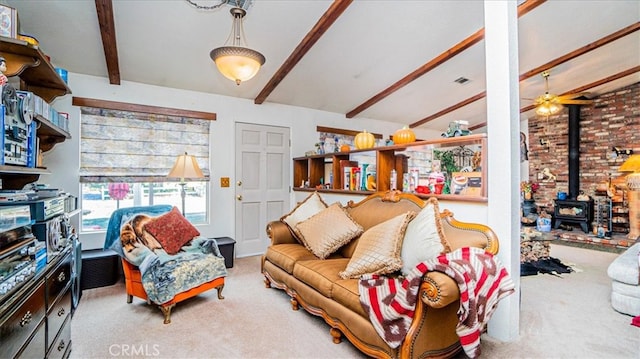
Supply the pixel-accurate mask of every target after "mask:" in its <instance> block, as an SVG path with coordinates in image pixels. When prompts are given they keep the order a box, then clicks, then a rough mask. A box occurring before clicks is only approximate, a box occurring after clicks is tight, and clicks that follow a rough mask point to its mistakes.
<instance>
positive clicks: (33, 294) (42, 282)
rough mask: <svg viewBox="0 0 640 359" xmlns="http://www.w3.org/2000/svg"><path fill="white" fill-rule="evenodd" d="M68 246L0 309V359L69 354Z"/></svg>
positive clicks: (69, 249) (62, 356) (57, 356)
mask: <svg viewBox="0 0 640 359" xmlns="http://www.w3.org/2000/svg"><path fill="white" fill-rule="evenodd" d="M74 255H75V254H74V253H73V251H72V250H71V247H68V248H67V249H65V250H64V251H63V253H62V254H61V255H60V256H58V257H57V258H56V259H54V260H52V261H51V262H50V263H48V264H47V266H46V268H45V269H44V270H42V271H41V272H39V273H38V274H36V275H35V276H34V277H33V278H32V279H31V280H29V281H28V282H25V284H23V286H22V288H21V289H20V290H19V291H18V292H17V293H16V295H15V297H14V298H12V301H10V302H9V303H6V304H5V305H3V307H2V308H1V310H0V333H1V334H2V335H0V358H14V357H24V358H45V357H48V358H65V357H68V356H69V354H70V352H71V331H70V329H71V326H70V322H71V315H70V314H71V281H70V280H71V263H72V262H73V256H74Z"/></svg>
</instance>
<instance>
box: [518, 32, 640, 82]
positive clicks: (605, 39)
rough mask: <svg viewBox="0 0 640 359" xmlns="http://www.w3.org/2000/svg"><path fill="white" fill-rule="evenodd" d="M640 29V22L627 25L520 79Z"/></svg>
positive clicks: (537, 73) (521, 76) (537, 68)
mask: <svg viewBox="0 0 640 359" xmlns="http://www.w3.org/2000/svg"><path fill="white" fill-rule="evenodd" d="M638 30H640V22H636V23H635V24H631V25H629V26H627V27H624V28H622V29H620V30H618V31H616V32H614V33H613V34H610V35H608V36H605V37H603V38H601V39H599V40H597V41H594V42H592V43H590V44H587V45H585V46H583V47H581V48H578V49H576V50H574V51H571V52H569V53H568V54H566V55H563V56H560V57H558V58H557V59H553V60H551V61H549V62H547V63H546V64H544V65H541V66H538V67H536V68H535V69H532V70H529V71H527V72H525V73H523V74H521V75H520V81H522V80H526V79H528V78H530V77H532V76H535V75H540V74H541V73H542V72H543V71H546V70H549V69H551V68H553V67H556V66H558V65H560V64H562V63H565V62H567V61H569V60H573V59H575V58H576V57H578V56H581V55H584V54H586V53H587V52H589V51H592V50H595V49H597V48H599V47H602V46H604V45H606V44H608V43H610V42H613V41H616V40H618V39H620V38H623V37H625V36H627V35H629V34H632V33H634V32H636V31H638Z"/></svg>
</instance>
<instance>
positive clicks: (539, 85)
mask: <svg viewBox="0 0 640 359" xmlns="http://www.w3.org/2000/svg"><path fill="white" fill-rule="evenodd" d="M5 2H6V3H7V4H8V5H10V6H13V7H15V8H17V9H18V14H19V17H20V25H21V31H22V32H25V33H28V34H30V35H33V36H35V37H36V38H37V39H38V40H39V41H40V46H41V48H42V50H43V51H44V52H45V53H46V54H48V55H49V56H50V57H51V61H52V62H53V63H54V65H56V66H58V67H62V68H65V69H67V70H68V71H70V72H74V73H81V74H88V75H95V76H101V77H106V78H109V79H110V82H111V83H113V84H114V85H117V84H118V83H119V82H120V81H132V82H139V83H146V84H151V85H157V86H164V87H170V88H177V89H186V90H193V91H201V92H206V93H213V94H220V95H226V96H234V97H240V98H246V99H250V100H252V101H253V102H254V103H255V104H256V106H264V105H265V104H268V103H280V104H288V105H294V106H301V107H307V108H313V109H318V110H323V111H330V112H335V113H341V114H345V124H344V128H347V129H349V128H351V127H350V125H349V119H350V118H354V117H363V118H369V119H377V120H384V121H393V122H398V123H399V124H406V125H410V126H412V127H418V128H428V129H434V130H442V129H444V128H446V127H447V124H448V122H449V121H453V120H467V121H469V124H470V126H471V127H472V128H476V129H480V130H481V129H482V127H483V126H484V125H485V123H486V109H485V106H486V103H485V99H484V94H485V63H486V62H485V55H484V31H483V27H484V15H483V13H484V11H483V6H484V4H483V2H482V1H477V0H471V1H420V0H415V1H410V0H395V1H394V0H378V1H365V0H362V1H346V0H336V1H328V0H298V1H291V0H268V1H267V0H254V1H249V0H247V4H246V5H245V6H247V5H248V14H247V16H246V17H245V21H244V30H245V35H246V38H247V40H248V44H249V47H251V48H253V49H255V50H258V51H260V52H261V53H262V54H264V55H265V57H266V58H267V61H266V63H265V65H264V66H263V68H262V69H261V71H260V72H259V73H258V75H257V76H256V77H254V78H253V79H251V80H249V81H247V82H244V83H242V84H241V85H240V86H237V85H236V84H235V83H234V82H231V81H229V80H227V79H226V78H224V77H223V76H222V75H221V74H220V73H219V72H218V71H217V70H216V68H215V65H214V64H213V62H212V61H211V59H210V58H209V51H211V49H213V48H216V47H219V46H222V45H223V44H224V42H225V40H226V39H227V36H228V35H229V33H230V30H231V20H232V18H231V15H230V14H229V9H230V8H231V7H230V6H228V5H224V6H220V7H218V8H217V9H214V10H203V9H197V8H196V7H195V6H193V4H190V3H189V2H188V1H186V0H173V1H163V0H139V1H136V0H127V1H124V0H113V1H111V0H96V1H95V2H91V1H66V0H59V1H56V0H48V1H36V0H31V1H17V0H8V1H5ZM219 2H220V1H219V0H200V1H196V0H192V1H191V3H195V4H197V5H200V6H209V7H213V6H215V5H216V4H218V3H219ZM231 2H234V0H231ZM518 3H519V10H518V12H519V23H518V24H519V26H518V36H519V43H518V48H519V63H520V65H519V73H520V96H521V98H522V100H521V105H520V107H521V108H522V113H523V116H533V115H534V114H533V111H532V110H533V106H531V104H532V102H533V100H532V99H534V98H536V97H537V96H539V95H542V94H543V93H544V91H545V85H544V80H543V78H542V76H541V75H540V74H541V72H542V71H544V70H550V71H551V76H550V77H549V86H550V92H552V93H555V94H564V93H570V92H582V91H586V92H589V93H590V94H589V95H588V97H595V96H597V95H598V94H602V93H605V92H609V91H612V90H616V89H618V88H621V87H624V86H627V85H630V84H633V83H637V82H639V81H640V32H639V31H638V30H639V29H640V2H639V1H637V0H629V1H625V0H617V1H606V0H604V1H598V0H593V1H569V0H549V1H541V0H527V1H520V2H518ZM103 41H104V47H103ZM459 78H466V79H468V81H467V82H465V83H463V84H459V83H457V82H455V80H456V79H459ZM70 87H71V88H72V89H73V84H72V83H71V84H70ZM194 110H198V108H194Z"/></svg>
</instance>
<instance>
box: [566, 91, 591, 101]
mask: <svg viewBox="0 0 640 359" xmlns="http://www.w3.org/2000/svg"><path fill="white" fill-rule="evenodd" d="M589 95H591V94H590V93H589V92H577V93H569V94H566V95H560V96H558V98H560V99H563V100H564V99H569V100H571V99H574V98H578V97H582V96H584V97H587V96H589Z"/></svg>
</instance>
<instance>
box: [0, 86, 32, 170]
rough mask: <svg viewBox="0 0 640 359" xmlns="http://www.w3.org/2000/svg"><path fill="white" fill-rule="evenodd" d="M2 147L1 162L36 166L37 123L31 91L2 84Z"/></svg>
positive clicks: (0, 117) (0, 118) (0, 116)
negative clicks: (35, 121) (34, 117)
mask: <svg viewBox="0 0 640 359" xmlns="http://www.w3.org/2000/svg"><path fill="white" fill-rule="evenodd" d="M1 94H2V95H1V96H2V106H3V108H2V111H0V112H1V115H0V120H1V122H2V126H1V127H2V136H1V138H0V140H1V141H2V148H3V149H4V155H3V156H2V160H1V161H0V162H2V163H1V164H8V165H19V166H27V167H35V160H36V154H37V150H36V148H35V147H36V138H37V137H36V124H35V123H34V122H33V116H34V112H33V109H32V108H33V101H32V100H31V96H30V95H29V94H30V93H28V92H25V91H20V92H18V91H16V90H15V89H14V88H13V86H11V85H9V84H5V85H2V90H1Z"/></svg>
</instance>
